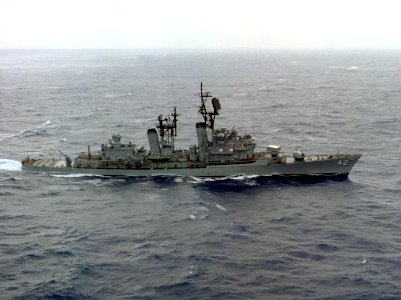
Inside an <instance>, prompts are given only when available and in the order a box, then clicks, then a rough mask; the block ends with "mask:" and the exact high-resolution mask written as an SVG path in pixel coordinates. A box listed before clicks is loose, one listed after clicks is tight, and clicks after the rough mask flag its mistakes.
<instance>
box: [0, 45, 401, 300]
mask: <svg viewBox="0 0 401 300" xmlns="http://www.w3.org/2000/svg"><path fill="white" fill-rule="evenodd" d="M200 82H203V85H204V88H205V89H206V90H208V91H210V92H211V93H212V95H213V96H215V97H218V98H219V99H220V102H221V105H222V110H221V114H220V116H219V117H218V119H217V122H216V126H217V127H226V128H229V129H231V128H232V127H233V126H235V129H236V130H237V131H238V132H240V133H248V134H252V135H254V136H255V138H256V141H257V143H258V150H263V149H264V147H265V146H267V145H268V144H277V145H281V146H282V148H283V150H284V151H285V152H287V153H291V152H292V151H293V150H294V149H295V148H296V147H297V146H301V147H302V148H303V150H304V152H305V153H310V154H312V153H330V152H334V153H336V152H337V151H340V152H357V153H359V152H361V153H363V156H362V158H361V160H360V161H359V162H358V163H357V164H356V166H355V167H354V169H353V170H352V172H351V174H350V176H349V178H348V179H345V180H313V181H311V180H308V181H307V180H305V181H292V180H287V181H277V180H269V178H258V177H252V176H251V177H234V178H222V179H221V178H220V179H200V178H194V177H148V178H146V177H144V178H137V179H135V178H106V177H96V176H92V177H91V176H80V175H69V176H68V175H67V176H60V175H48V174H34V173H29V172H24V171H21V170H20V164H19V162H18V161H20V160H21V159H23V158H24V157H25V156H26V155H29V156H30V157H39V158H40V157H41V155H44V156H50V157H56V158H60V154H59V153H58V148H60V149H61V150H62V151H63V152H65V153H67V154H69V155H70V156H74V155H76V154H78V153H79V152H81V151H86V149H87V145H91V149H92V151H95V149H98V148H100V145H101V144H102V143H106V142H107V141H108V140H109V138H111V135H112V134H113V133H120V134H121V135H122V136H123V139H124V140H127V141H128V140H130V141H132V142H133V143H135V144H136V145H137V146H138V147H141V146H145V147H147V138H146V130H147V129H148V128H152V127H154V126H155V123H156V119H157V116H158V115H159V114H168V113H171V112H172V109H173V107H174V106H176V107H177V110H178V113H181V115H180V116H179V118H178V124H179V125H178V126H179V127H178V137H177V143H176V144H177V147H186V146H188V145H190V144H195V143H196V133H195V127H194V124H195V123H196V122H199V121H200V117H199V116H198V115H197V110H198V105H199V103H198V101H199V99H198V98H197V96H196V95H195V94H196V93H197V92H198V91H199V86H200ZM400 83H401V51H381V52H378V51H354V50H348V51H298V52H297V51H269V50H259V51H257V50H241V51H239V50H238V51H237V50H219V51H212V50H204V51H201V50H199V51H189V50H187V51H174V50H35V51H32V50H18V51H17V50H2V51H0V112H1V114H0V116H1V117H0V293H1V296H0V298H2V299H401V171H400V170H401V152H400V149H401V133H400V129H401V113H400V112H401V85H400Z"/></svg>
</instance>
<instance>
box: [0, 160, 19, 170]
mask: <svg viewBox="0 0 401 300" xmlns="http://www.w3.org/2000/svg"><path fill="white" fill-rule="evenodd" d="M0 169H1V170H8V171H21V169H22V165H21V163H20V162H19V161H17V160H12V159H0Z"/></svg>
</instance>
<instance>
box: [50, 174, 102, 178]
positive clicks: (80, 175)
mask: <svg viewBox="0 0 401 300" xmlns="http://www.w3.org/2000/svg"><path fill="white" fill-rule="evenodd" d="M51 176H54V177H61V178H79V177H105V176H102V175H95V174H84V173H77V174H51Z"/></svg>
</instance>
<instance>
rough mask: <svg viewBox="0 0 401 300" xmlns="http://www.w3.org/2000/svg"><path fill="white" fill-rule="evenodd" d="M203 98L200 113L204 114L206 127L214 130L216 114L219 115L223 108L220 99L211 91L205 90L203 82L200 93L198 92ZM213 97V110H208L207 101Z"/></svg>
mask: <svg viewBox="0 0 401 300" xmlns="http://www.w3.org/2000/svg"><path fill="white" fill-rule="evenodd" d="M198 95H199V97H200V100H201V106H200V107H199V113H200V114H201V115H202V117H203V120H204V122H205V125H206V127H208V128H210V129H211V130H212V131H213V130H214V120H215V119H216V116H218V115H219V110H220V109H221V106H220V101H219V99H217V98H214V97H212V95H211V94H210V92H204V91H203V84H202V82H201V86H200V94H198ZM209 98H211V101H212V105H213V111H207V109H206V101H207V99H209Z"/></svg>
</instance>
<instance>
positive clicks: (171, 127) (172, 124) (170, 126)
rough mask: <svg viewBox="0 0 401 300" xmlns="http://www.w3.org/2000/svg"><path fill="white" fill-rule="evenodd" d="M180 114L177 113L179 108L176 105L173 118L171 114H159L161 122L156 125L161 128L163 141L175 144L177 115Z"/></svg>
mask: <svg viewBox="0 0 401 300" xmlns="http://www.w3.org/2000/svg"><path fill="white" fill-rule="evenodd" d="M179 115H180V114H177V108H176V107H174V112H173V113H172V114H171V116H172V117H173V119H171V118H170V116H168V117H164V116H163V115H159V117H158V118H157V120H158V121H159V124H157V126H156V127H157V128H158V129H159V134H160V137H161V140H162V142H165V143H168V144H172V145H174V140H175V137H176V136H177V117H178V116H179Z"/></svg>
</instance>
